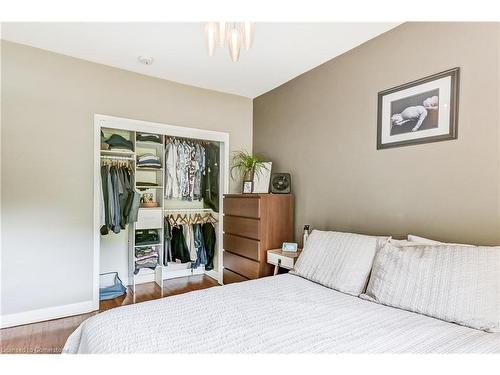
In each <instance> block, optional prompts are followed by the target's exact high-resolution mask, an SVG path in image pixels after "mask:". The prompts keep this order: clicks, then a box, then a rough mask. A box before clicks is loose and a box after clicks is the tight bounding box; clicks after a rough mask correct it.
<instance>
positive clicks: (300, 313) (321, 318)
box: [63, 274, 500, 353]
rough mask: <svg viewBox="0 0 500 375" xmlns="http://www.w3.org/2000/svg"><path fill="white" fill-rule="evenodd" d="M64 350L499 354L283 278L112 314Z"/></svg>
mask: <svg viewBox="0 0 500 375" xmlns="http://www.w3.org/2000/svg"><path fill="white" fill-rule="evenodd" d="M63 352H65V353H139V352H141V353H157V352H161V353H173V352H175V353H257V352H259V353H291V352H292V353H300V352H308V353H310V352H327V353H387V352H388V353H408V352H409V353H464V352H470V353H500V334H496V333H486V332H482V331H478V330H474V329H471V328H466V327H462V326H459V325H456V324H451V323H447V322H444V321H441V320H438V319H433V318H430V317H426V316H423V315H419V314H415V313H411V312H407V311H404V310H398V309H395V308H391V307H386V306H382V305H379V304H376V303H373V302H369V301H365V300H362V299H360V298H357V297H352V296H349V295H346V294H343V293H340V292H336V291H334V290H332V289H328V288H325V287H323V286H321V285H318V284H315V283H312V282H310V281H308V280H305V279H303V278H301V277H298V276H294V275H290V274H285V275H279V276H274V277H266V278H263V279H259V280H253V281H248V282H243V283H238V284H231V285H227V286H223V287H214V288H210V289H205V290H200V291H195V292H190V293H186V294H182V295H178V296H172V297H167V298H162V299H159V300H155V301H150V302H143V303H139V304H135V305H129V306H124V307H120V308H116V309H112V310H109V311H106V312H103V313H101V314H98V315H95V316H93V317H91V318H89V319H87V320H86V321H84V322H83V323H82V324H81V325H80V327H78V328H77V329H76V331H75V332H73V334H72V335H71V336H70V337H69V338H68V341H67V342H66V345H65V347H64V350H63Z"/></svg>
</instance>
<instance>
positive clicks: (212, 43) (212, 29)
mask: <svg viewBox="0 0 500 375" xmlns="http://www.w3.org/2000/svg"><path fill="white" fill-rule="evenodd" d="M205 31H206V34H207V47H208V56H213V55H214V53H215V47H217V38H218V25H217V22H209V23H207V26H206V28H205Z"/></svg>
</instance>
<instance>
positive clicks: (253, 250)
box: [223, 233, 260, 260]
mask: <svg viewBox="0 0 500 375" xmlns="http://www.w3.org/2000/svg"><path fill="white" fill-rule="evenodd" d="M223 247H224V250H228V251H230V252H232V253H234V254H238V255H241V256H244V257H247V258H250V259H254V260H260V242H259V241H257V240H251V239H249V238H244V237H240V236H235V235H232V234H228V233H224V242H223Z"/></svg>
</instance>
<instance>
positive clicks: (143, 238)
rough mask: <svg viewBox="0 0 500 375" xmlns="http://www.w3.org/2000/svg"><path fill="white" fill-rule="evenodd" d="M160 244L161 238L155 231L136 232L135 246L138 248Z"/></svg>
mask: <svg viewBox="0 0 500 375" xmlns="http://www.w3.org/2000/svg"><path fill="white" fill-rule="evenodd" d="M159 242H160V236H159V235H158V232H157V231H156V230H154V229H144V230H138V231H136V232H135V244H136V245H137V246H143V245H152V244H157V243H159Z"/></svg>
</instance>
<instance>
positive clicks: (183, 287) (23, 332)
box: [0, 275, 218, 354]
mask: <svg viewBox="0 0 500 375" xmlns="http://www.w3.org/2000/svg"><path fill="white" fill-rule="evenodd" d="M216 285H218V283H217V281H216V280H214V279H212V278H210V277H208V276H205V275H199V276H189V277H180V278H177V279H171V280H165V281H164V282H163V295H162V293H161V288H160V287H159V286H158V285H157V284H156V283H147V284H141V285H138V286H137V287H136V295H135V301H134V295H133V293H132V290H131V289H130V288H129V289H128V292H127V294H126V295H125V296H122V297H118V298H115V299H113V300H109V301H102V302H101V303H100V306H99V311H96V312H92V313H88V314H82V315H75V316H70V317H67V318H61V319H55V320H49V321H45V322H39V323H33V324H26V325H23V326H18V327H12V328H4V329H2V330H0V353H4V354H52V353H60V352H61V351H62V348H63V346H64V343H65V342H66V339H67V338H68V336H69V335H70V334H71V333H72V332H73V331H74V330H75V329H76V328H77V327H78V325H79V324H80V323H81V322H83V321H84V320H85V319H87V318H89V317H91V316H92V315H95V314H98V313H99V312H102V311H106V310H109V309H112V308H114V307H118V306H124V305H130V304H133V303H139V302H144V301H149V300H153V299H158V298H163V297H167V296H173V295H176V294H181V293H187V292H190V291H193V290H199V289H205V288H210V287H212V286H216Z"/></svg>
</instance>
